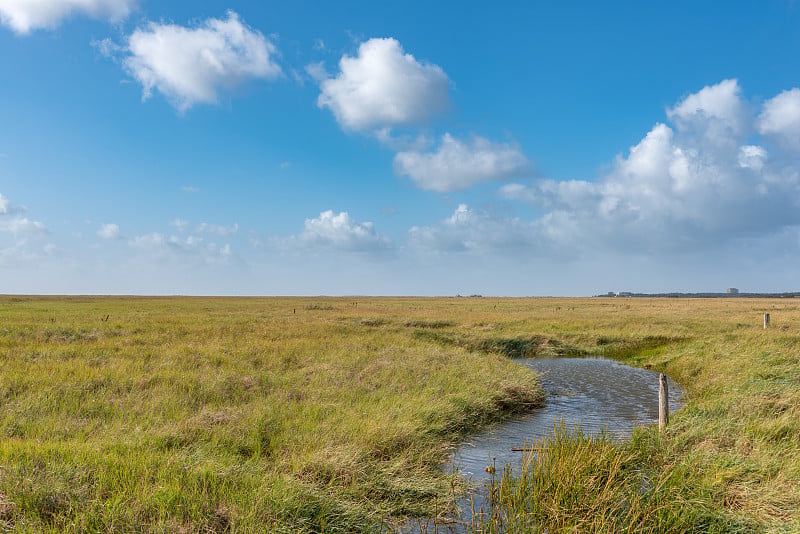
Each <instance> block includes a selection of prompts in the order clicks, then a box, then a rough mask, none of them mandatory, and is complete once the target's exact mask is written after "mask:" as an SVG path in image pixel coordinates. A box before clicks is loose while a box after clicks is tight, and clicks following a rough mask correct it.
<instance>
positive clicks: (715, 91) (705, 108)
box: [667, 80, 749, 135]
mask: <svg viewBox="0 0 800 534" xmlns="http://www.w3.org/2000/svg"><path fill="white" fill-rule="evenodd" d="M740 94H741V88H740V87H739V82H738V80H723V81H721V82H719V83H718V84H715V85H709V86H706V87H704V88H703V89H701V90H700V91H698V92H696V93H692V94H690V95H689V96H687V97H686V98H684V99H683V100H681V101H680V102H678V103H677V104H676V105H675V107H672V108H670V109H668V110H667V117H669V119H670V120H672V121H673V122H675V124H676V125H677V126H678V127H679V128H687V129H698V128H699V127H700V126H703V127H709V126H711V127H714V126H717V127H722V128H725V129H728V130H729V131H731V132H733V133H736V134H740V133H743V132H744V131H745V130H746V129H747V128H748V118H749V117H748V111H747V106H746V105H745V102H744V101H743V100H742V99H741V96H740ZM715 131H716V129H715ZM716 133H721V134H722V135H724V134H725V133H724V132H716Z"/></svg>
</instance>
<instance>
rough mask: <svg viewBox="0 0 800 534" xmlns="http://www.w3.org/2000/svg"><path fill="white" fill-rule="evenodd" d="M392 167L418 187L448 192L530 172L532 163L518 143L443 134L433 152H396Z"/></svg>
mask: <svg viewBox="0 0 800 534" xmlns="http://www.w3.org/2000/svg"><path fill="white" fill-rule="evenodd" d="M394 171H395V173H396V174H398V175H406V176H408V177H409V178H411V180H412V181H413V182H414V184H415V185H416V186H417V187H419V188H420V189H426V190H430V191H439V192H448V191H457V190H461V189H467V188H469V187H471V186H473V185H476V184H479V183H482V182H491V181H497V180H506V179H509V178H512V177H515V176H524V175H526V174H529V173H530V171H531V164H530V162H529V161H528V159H527V158H526V157H525V155H524V154H523V153H522V151H521V150H520V149H519V147H517V146H514V145H511V144H505V143H494V142H492V141H489V140H488V139H485V138H483V137H479V136H473V138H472V139H470V140H469V141H461V140H458V139H456V138H454V137H453V136H451V135H450V134H445V135H444V137H442V142H441V144H440V145H439V147H438V148H437V149H436V150H434V151H432V152H421V151H406V152H398V153H397V154H396V155H395V157H394Z"/></svg>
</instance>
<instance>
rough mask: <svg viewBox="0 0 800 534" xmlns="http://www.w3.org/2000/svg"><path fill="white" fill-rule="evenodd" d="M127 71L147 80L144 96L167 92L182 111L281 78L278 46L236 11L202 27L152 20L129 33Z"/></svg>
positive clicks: (144, 81)
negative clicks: (227, 92)
mask: <svg viewBox="0 0 800 534" xmlns="http://www.w3.org/2000/svg"><path fill="white" fill-rule="evenodd" d="M126 50H127V53H128V56H127V57H126V58H125V59H124V65H125V68H126V70H127V71H128V72H129V73H130V75H131V76H133V77H134V78H135V79H136V80H137V81H139V83H141V84H142V98H143V100H146V99H148V98H150V97H151V96H152V94H153V90H158V91H159V92H161V93H162V94H163V95H164V96H165V97H166V98H167V99H168V100H169V101H170V102H171V103H172V105H173V106H175V107H176V108H177V109H178V110H180V111H185V110H187V109H189V108H190V107H192V106H193V105H195V104H199V103H205V104H213V103H216V102H217V101H218V99H219V94H220V92H221V91H223V90H231V89H233V88H235V87H237V86H239V85H241V84H242V83H244V82H246V81H248V80H251V79H258V78H264V79H268V78H275V77H277V76H280V75H281V72H282V71H281V68H280V66H278V64H277V63H276V62H275V59H274V57H275V55H276V53H277V51H276V48H275V46H274V45H273V44H272V43H271V42H270V41H269V40H267V38H265V37H264V35H262V34H261V32H259V31H256V30H253V29H251V28H249V27H248V26H247V25H245V24H244V23H243V22H242V21H241V20H240V19H239V16H238V15H237V14H236V13H234V12H233V11H229V12H228V17H227V19H225V20H221V19H216V18H212V19H208V20H206V21H205V22H204V23H203V24H202V25H200V26H198V27H192V28H190V27H185V26H178V25H175V24H162V23H155V22H150V23H149V24H148V25H147V26H146V27H144V28H139V29H137V30H136V31H134V32H133V34H131V35H130V37H128V40H127V45H126Z"/></svg>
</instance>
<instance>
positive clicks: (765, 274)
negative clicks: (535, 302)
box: [0, 0, 800, 295]
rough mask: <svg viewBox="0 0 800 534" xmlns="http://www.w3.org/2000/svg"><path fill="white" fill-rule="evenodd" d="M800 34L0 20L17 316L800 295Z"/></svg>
mask: <svg viewBox="0 0 800 534" xmlns="http://www.w3.org/2000/svg"><path fill="white" fill-rule="evenodd" d="M796 50H800V7H798V6H796V5H795V4H794V2H792V1H788V0H771V1H765V2H758V3H756V2H753V3H746V2H733V3H731V2H702V3H697V2H680V1H678V2H633V1H631V2H616V3H613V4H610V3H598V2H571V3H565V2H561V3H534V2H524V3H523V2H520V3H515V2H507V3H503V4H502V5H499V6H498V5H492V6H488V5H487V4H485V3H463V2H459V3H448V2H436V3H431V2H402V3H401V2H392V3H390V2H346V3H337V4H331V3H329V2H319V3H312V2H293V3H288V4H287V3H274V4H273V3H269V2H244V1H229V2H191V3H190V2H149V1H147V0H37V1H36V2H32V1H30V0H0V292H2V293H100V294H105V293H123V294H128V293H134V294H259V295H260V294H265V295H272V294H301V295H304V294H378V295H380V294H410V295H450V294H456V293H460V294H472V293H482V294H487V295H590V294H595V293H600V292H606V291H610V290H622V291H642V292H660V291H724V290H725V288H726V287H730V286H734V287H739V288H741V289H742V290H743V291H788V290H798V289H799V288H800V274H799V273H798V270H797V268H796V266H797V265H798V259H800V89H798V87H800V59H798V57H800V55H798V54H796V53H794V51H796Z"/></svg>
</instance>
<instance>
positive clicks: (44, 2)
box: [0, 0, 137, 34]
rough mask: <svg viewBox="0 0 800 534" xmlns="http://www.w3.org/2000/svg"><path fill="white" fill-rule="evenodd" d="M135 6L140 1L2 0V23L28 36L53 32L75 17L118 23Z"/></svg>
mask: <svg viewBox="0 0 800 534" xmlns="http://www.w3.org/2000/svg"><path fill="white" fill-rule="evenodd" d="M136 4H137V0H0V21H2V23H3V24H5V25H6V26H8V27H10V28H11V29H12V30H14V31H15V32H16V33H19V34H26V33H30V32H31V31H32V30H35V29H39V28H54V27H56V26H58V24H59V23H60V22H61V21H62V20H64V19H65V18H67V17H69V16H71V15H74V14H84V15H88V16H90V17H92V18H104V19H108V20H111V21H118V20H121V19H124V18H125V17H127V16H128V14H129V13H130V12H131V11H132V10H133V9H134V8H135V7H136Z"/></svg>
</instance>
